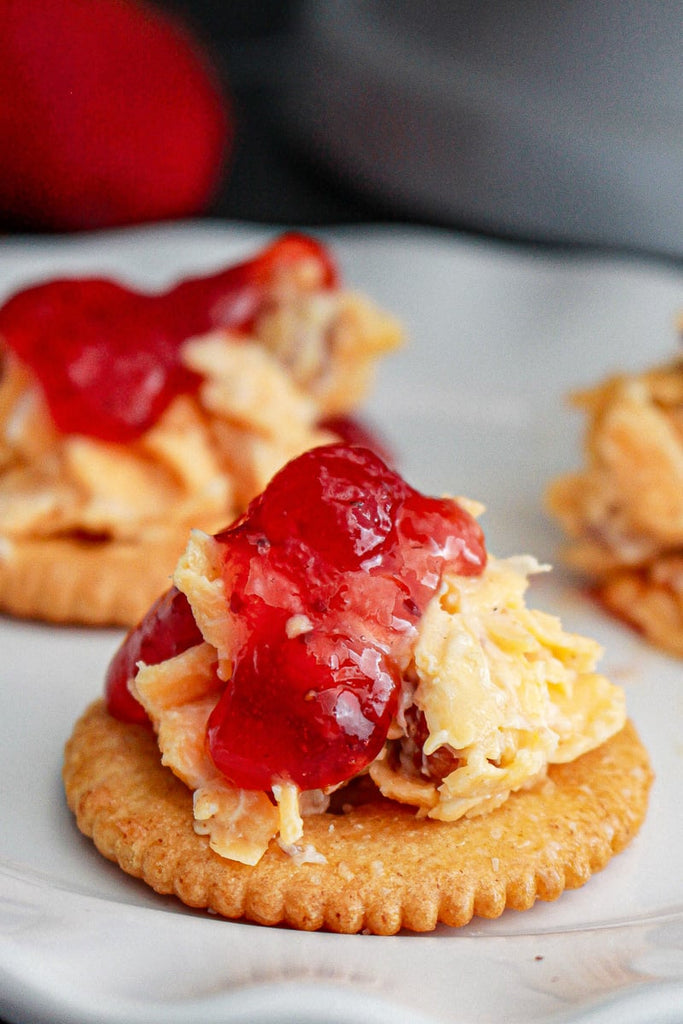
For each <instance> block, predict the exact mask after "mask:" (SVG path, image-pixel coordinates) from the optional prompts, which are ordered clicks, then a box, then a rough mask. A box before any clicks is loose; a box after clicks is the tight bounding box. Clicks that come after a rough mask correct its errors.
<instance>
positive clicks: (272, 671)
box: [109, 444, 486, 790]
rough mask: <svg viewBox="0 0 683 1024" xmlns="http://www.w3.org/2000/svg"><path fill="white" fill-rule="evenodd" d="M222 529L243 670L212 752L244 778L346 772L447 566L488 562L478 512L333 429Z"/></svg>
mask: <svg viewBox="0 0 683 1024" xmlns="http://www.w3.org/2000/svg"><path fill="white" fill-rule="evenodd" d="M216 541H217V543H218V546H219V552H220V557H221V558H222V572H223V578H224V582H225V591H226V594H227V595H228V602H227V606H226V611H225V614H226V617H227V619H228V620H229V627H230V628H229V629H228V630H226V635H229V636H231V637H232V638H233V649H232V650H231V651H230V652H228V653H229V656H230V660H231V661H232V664H233V672H232V676H231V678H230V680H229V681H228V682H227V684H226V687H225V689H224V691H223V693H222V695H221V697H220V698H219V700H218V703H217V705H216V707H215V709H214V711H213V713H212V715H211V717H210V720H209V725H208V731H207V738H208V749H209V751H210V753H211V756H212V757H213V760H214V762H215V764H216V766H217V767H218V768H219V770H220V771H221V772H223V774H224V775H225V776H226V777H227V778H228V780H229V781H230V782H232V783H233V784H234V785H236V786H240V787H242V788H247V789H264V790H269V789H270V788H271V787H272V786H273V785H274V784H275V783H276V782H279V781H285V780H288V781H292V782H294V783H296V784H297V785H298V786H300V787H301V788H305V789H314V788H326V787H329V786H334V785H337V784H339V783H341V782H344V781H346V780H348V779H349V778H351V777H352V776H353V775H354V774H356V773H357V772H358V771H360V770H361V769H362V768H364V767H365V766H366V765H368V764H369V763H370V761H372V760H373V759H374V758H375V757H376V756H377V754H378V752H379V751H380V749H381V747H382V745H383V744H384V742H385V740H386V737H387V731H388V728H389V725H390V723H391V720H392V718H393V716H394V715H395V713H396V711H397V707H398V698H399V691H400V685H401V678H402V674H403V672H404V671H405V670H406V668H407V667H408V664H409V661H410V655H411V650H412V645H413V642H414V639H415V636H416V628H417V623H418V621H419V619H420V617H421V615H422V613H423V611H424V608H425V606H426V604H427V602H428V601H429V600H430V599H431V597H432V596H433V595H434V594H435V593H436V591H437V590H438V588H439V585H440V583H441V579H442V576H443V573H444V572H445V571H446V570H450V571H453V572H456V573H460V574H463V575H478V574H479V573H481V572H482V570H483V568H484V565H485V562H486V552H485V548H484V541H483V535H482V532H481V530H480V528H479V526H478V525H477V523H476V522H475V520H474V519H473V518H472V517H471V516H470V515H469V514H468V513H467V512H466V511H465V510H464V509H462V508H461V507H460V506H459V505H458V504H457V503H456V502H455V501H453V500H451V499H446V498H430V497H425V496H424V495H421V494H419V493H418V492H417V491H416V490H414V489H413V488H412V487H410V486H409V485H408V484H407V483H406V482H405V481H404V480H403V479H402V478H401V477H400V476H399V475H398V474H397V473H395V472H394V471H393V470H391V469H389V468H388V467H387V466H386V465H385V464H384V463H383V462H382V461H381V459H380V458H379V457H378V456H377V455H375V454H374V453H372V452H371V451H369V450H368V449H365V448H362V447H358V446H349V445H344V444H333V445H327V446H325V447H322V448H316V449H313V450H311V451H309V452H306V453H305V454H304V455H302V456H300V457H299V458H298V459H294V460H293V461H292V462H290V463H288V465H287V466H285V467H284V468H283V469H282V470H281V471H280V472H279V473H278V474H276V476H275V477H274V478H273V480H272V481H271V483H270V484H269V486H268V487H267V488H266V490H265V491H264V492H263V494H261V495H260V496H259V497H258V498H256V499H255V500H254V501H253V502H252V503H251V505H250V506H249V508H248V509H247V511H246V512H245V513H244V515H243V516H242V517H241V518H240V519H238V520H237V521H236V522H235V523H234V524H233V526H231V527H230V528H229V529H227V530H225V531H223V532H222V533H220V534H218V535H217V536H216ZM150 614H151V619H150V617H149V616H148V620H145V621H146V622H147V625H145V623H143V627H142V629H143V634H144V636H143V640H144V642H145V643H148V642H150V641H153V643H156V644H157V645H158V647H157V653H158V652H159V651H161V650H163V649H164V644H165V643H166V642H167V641H165V640H164V638H163V637H158V638H156V639H155V637H154V632H155V630H158V631H159V632H160V633H163V632H164V630H165V629H167V628H168V626H169V625H170V622H167V621H166V620H165V617H164V615H161V616H160V617H159V620H158V622H157V623H156V625H155V623H154V614H153V613H150ZM195 628H196V627H195ZM190 632H191V631H190ZM141 642H142V641H141V640H139V639H138V640H136V639H135V633H133V634H131V636H130V637H129V639H128V640H127V641H126V643H125V644H124V652H125V648H126V646H127V645H130V646H131V653H130V654H128V655H126V654H125V653H121V652H120V654H119V656H118V657H120V658H121V659H122V662H123V665H124V666H125V669H124V670H123V671H119V672H118V674H117V678H118V679H120V678H122V677H123V675H125V674H126V673H127V672H129V670H130V667H131V665H134V664H135V661H136V660H138V659H139V658H140V657H142V660H145V661H147V662H148V663H149V661H150V657H149V651H147V650H146V656H141V655H140V654H139V653H138V652H139V648H140V644H141ZM183 642H184V641H183ZM192 642H196V641H195V640H194V639H192V636H190V637H189V642H188V643H187V646H189V645H190V643H192ZM173 650H174V653H178V652H179V650H180V647H179V645H178V644H177V643H174V645H173ZM154 657H155V660H156V655H154ZM158 660H161V658H158ZM115 692H116V686H113V688H112V691H110V697H109V706H110V709H111V708H112V696H111V694H112V693H115ZM124 717H125V716H124Z"/></svg>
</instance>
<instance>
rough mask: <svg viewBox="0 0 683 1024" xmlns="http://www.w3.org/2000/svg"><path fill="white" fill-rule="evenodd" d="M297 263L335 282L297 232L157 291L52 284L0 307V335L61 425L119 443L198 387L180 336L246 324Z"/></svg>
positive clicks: (322, 257)
mask: <svg viewBox="0 0 683 1024" xmlns="http://www.w3.org/2000/svg"><path fill="white" fill-rule="evenodd" d="M303 262H306V264H307V266H309V265H310V267H311V268H312V280H313V282H314V284H315V286H316V287H319V288H332V287H334V286H335V284H336V282H337V274H336V270H335V267H334V265H333V263H332V260H331V257H330V255H329V254H328V253H327V251H326V250H325V249H324V248H323V247H322V246H321V245H320V244H319V243H318V242H316V241H314V240H313V239H311V238H308V237H306V236H304V235H298V234H294V233H292V234H287V235H283V236H282V237H281V238H280V239H278V240H276V241H275V242H274V243H273V244H272V245H270V246H269V247H268V248H267V249H265V250H264V251H263V252H261V253H260V254H258V255H257V256H256V257H255V258H254V259H251V260H248V261H247V262H244V263H240V264H238V265H236V266H233V267H229V268H228V269H226V270H223V271H220V272H219V273H217V274H212V275H209V276H206V277H201V278H193V279H188V280H187V281H183V282H181V283H180V284H178V285H176V286H175V287H173V288H171V289H170V290H168V291H166V292H164V293H162V294H157V295H147V294H142V293H140V292H136V291H132V290H131V289H129V288H125V287H123V286H122V285H119V284H116V283H114V282H113V281H108V280H100V279H83V280H58V281H51V282H48V283H47V284H39V285H36V286H34V287H32V288H28V289H26V290H25V291H22V292H19V293H18V294H17V295H15V296H14V297H13V298H11V299H10V300H9V301H8V302H7V303H6V304H5V305H4V306H3V307H2V309H0V336H2V337H3V339H4V341H5V343H6V344H7V345H8V346H9V348H11V349H12V350H13V351H14V352H15V353H16V354H17V356H19V358H20V359H21V360H22V361H23V362H24V363H26V364H28V366H30V367H31V369H32V370H33V372H34V373H35V375H36V377H37V378H38V380H39V381H40V384H41V386H42V389H43V392H44V394H45V398H46V401H47V404H48V407H49V409H50V413H51V415H52V418H53V420H54V422H55V425H56V426H57V428H58V429H59V430H60V431H62V432H63V433H66V434H85V435H87V436H89V437H95V438H98V439H100V440H104V441H112V442H121V443H126V442H130V441H133V440H135V438H137V437H139V436H140V435H141V434H142V433H143V432H144V431H146V430H148V429H149V428H150V427H151V426H152V425H153V424H154V423H156V421H157V420H158V418H159V417H160V416H161V414H162V412H163V411H164V409H166V407H167V406H168V405H169V403H170V402H171V401H172V399H173V398H174V397H175V396H176V395H178V394H182V393H186V392H191V391H193V390H194V389H195V388H196V387H197V386H198V383H199V380H198V378H197V377H196V375H195V374H193V373H191V372H190V371H188V370H186V369H185V368H184V366H183V365H182V363H181V361H180V347H181V345H182V344H183V342H185V341H186V340H187V339H188V338H190V337H192V336H194V335H198V334H203V333H205V332H206V331H208V330H210V329H212V328H217V327H227V328H231V329H232V330H236V331H238V332H239V331H247V330H249V328H250V327H251V325H252V324H253V322H254V319H255V317H256V316H257V315H258V313H259V311H260V310H261V309H262V308H263V306H264V304H265V303H266V302H267V301H268V299H269V296H270V294H271V293H272V290H273V288H274V287H276V285H277V283H278V281H279V280H280V279H281V278H282V276H283V275H286V274H287V273H289V272H290V271H291V269H292V268H293V267H294V266H295V265H296V264H301V263H303Z"/></svg>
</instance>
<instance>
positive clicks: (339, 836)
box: [63, 701, 652, 935]
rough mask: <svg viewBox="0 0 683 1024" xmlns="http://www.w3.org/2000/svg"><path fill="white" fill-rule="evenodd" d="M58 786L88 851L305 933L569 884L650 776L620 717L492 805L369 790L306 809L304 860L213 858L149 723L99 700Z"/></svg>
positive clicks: (624, 827) (635, 812) (498, 904)
mask: <svg viewBox="0 0 683 1024" xmlns="http://www.w3.org/2000/svg"><path fill="white" fill-rule="evenodd" d="M63 774H64V784H65V789H66V794H67V800H68V803H69V806H70V808H71V809H72V810H73V812H74V814H75V815H76V821H77V823H78V827H79V828H80V829H81V831H82V832H84V833H85V834H86V835H88V836H90V837H92V839H93V840H94V842H95V845H96V846H97V848H98V849H99V851H100V852H101V853H102V854H103V855H104V856H105V857H107V858H109V859H110V860H113V861H115V862H117V863H118V864H119V865H120V866H121V867H122V868H123V870H124V871H126V872H128V873H129V874H131V875H134V876H136V877H139V878H142V879H144V881H145V882H147V883H148V884H149V885H150V886H152V888H154V889H155V890H156V891H157V892H160V893H174V894H175V895H176V896H178V897H179V898H180V899H181V900H182V901H183V902H184V903H186V904H188V905H189V906H191V907H200V908H207V909H209V910H211V911H213V912H216V913H218V914H220V915H223V916H224V917H228V918H244V919H247V920H251V921H255V922H258V923H260V924H267V925H278V924H286V925H290V926H292V927H295V928H300V929H305V930H315V929H328V930H331V931H335V932H359V931H367V932H372V933H376V934H380V935H391V934H394V933H395V932H397V931H399V930H400V929H401V928H406V929H410V930H413V931H429V930H431V929H433V928H435V927H436V925H437V924H438V923H439V922H441V923H444V924H447V925H454V926H460V925H465V924H467V923H468V922H469V921H470V920H471V919H472V917H474V916H479V917H498V916H499V915H500V914H501V913H502V912H503V910H505V908H506V907H507V908H513V909H516V910H524V909H528V908H529V907H531V906H532V905H533V903H534V902H535V901H536V900H537V899H541V900H553V899H556V898H557V897H558V896H559V895H560V894H561V893H562V892H563V891H564V890H565V889H571V888H576V887H578V886H580V885H583V884H584V882H586V881H587V880H588V879H589V878H590V876H591V875H592V874H593V873H594V872H596V871H599V870H600V869H601V868H603V867H604V866H605V865H606V864H607V862H608V861H609V860H610V858H611V857H612V856H613V855H614V854H615V853H618V852H619V851H620V850H622V849H623V848H624V847H625V846H626V845H627V844H628V843H629V842H630V840H631V839H632V838H633V837H634V835H635V834H636V832H637V831H638V829H639V827H640V825H641V823H642V821H643V818H644V816H645V812H646V807H647V800H648V792H649V788H650V784H651V781H652V772H651V769H650V765H649V761H648V757H647V753H646V751H645V750H644V748H643V746H642V745H641V743H640V740H639V739H638V736H637V734H636V731H635V729H634V727H633V725H632V724H630V723H628V724H627V725H626V726H625V727H624V729H623V730H622V731H621V732H620V733H618V734H617V735H616V736H614V737H613V738H612V739H610V740H609V741H607V742H606V743H604V744H603V745H602V746H601V747H599V748H597V749H596V750H593V751H591V752H590V753H588V754H585V755H584V756H583V757H581V758H579V759H577V760H576V761H574V762H571V763H569V764H564V765H554V766H552V767H551V768H550V769H549V777H548V779H547V780H545V781H544V782H543V783H541V784H539V785H537V786H536V787H535V788H534V789H530V790H526V791H523V792H519V793H515V794H513V795H512V796H510V798H509V799H508V800H507V801H506V803H505V804H504V805H503V806H502V807H500V808H498V809H497V810H495V811H493V812H491V813H489V814H487V815H481V816H480V817H474V818H469V819H461V820H459V821H455V822H439V821H431V820H426V819H424V818H422V819H421V818H418V817H417V816H416V815H415V812H414V811H413V810H411V809H410V808H407V807H404V806H401V805H399V804H396V803H393V802H391V801H388V800H383V799H382V798H381V797H380V796H379V795H377V793H376V792H373V794H372V797H371V798H370V800H369V802H365V803H363V802H360V803H359V804H357V805H355V806H351V807H347V808H346V811H345V813H339V814H333V813H330V812H327V813H324V814H316V815H312V816H310V817H307V818H306V819H305V829H304V838H303V841H302V843H301V847H302V848H303V849H304V850H305V849H309V848H310V849H315V850H316V851H317V853H318V854H319V855H321V856H319V857H317V858H314V859H313V860H311V861H310V862H308V863H304V862H302V861H301V859H300V857H297V856H294V857H292V856H290V855H289V854H288V853H286V852H284V851H283V850H282V849H281V848H280V847H279V846H278V844H277V842H276V841H272V842H271V845H270V847H269V848H268V850H267V852H266V854H265V855H264V857H263V858H262V859H261V861H260V862H259V863H258V864H257V865H256V866H254V867H250V866H247V865H244V864H238V863H235V862H233V861H228V860H225V859H223V858H221V857H219V856H218V855H217V854H216V853H214V852H213V851H212V850H211V849H210V848H209V845H208V839H207V838H206V837H205V836H200V835H197V834H196V833H195V832H194V830H193V827H192V794H191V792H190V790H189V789H187V788H186V787H185V786H184V785H183V783H181V782H180V781H179V780H178V779H177V778H176V777H175V776H174V775H173V774H172V773H171V772H170V771H169V770H168V769H166V768H164V767H162V766H161V764H160V761H159V751H158V748H157V746H156V742H155V738H154V735H153V733H152V732H151V730H149V729H146V728H145V727H142V726H131V725H127V724H124V723H121V722H118V721H116V720H115V719H113V718H111V717H110V716H109V715H108V713H107V711H106V709H105V707H104V704H103V702H102V701H98V702H96V703H95V704H93V705H92V706H91V707H90V708H89V709H88V710H87V711H86V712H85V713H84V715H83V716H82V718H81V719H80V721H79V722H78V723H77V724H76V727H75V729H74V732H73V735H72V737H71V739H70V740H69V741H68V743H67V746H66V752H65V762H64V773H63Z"/></svg>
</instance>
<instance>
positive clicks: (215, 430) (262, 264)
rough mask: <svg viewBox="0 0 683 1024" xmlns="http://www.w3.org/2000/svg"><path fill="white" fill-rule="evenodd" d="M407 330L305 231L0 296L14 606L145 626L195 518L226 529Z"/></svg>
mask: <svg viewBox="0 0 683 1024" xmlns="http://www.w3.org/2000/svg"><path fill="white" fill-rule="evenodd" d="M400 336H401V332H400V330H399V327H398V325H397V324H396V322H395V321H394V320H393V319H392V318H391V317H389V316H387V315H386V314H384V313H383V312H381V311H380V310H378V309H377V308H375V306H374V305H373V304H372V303H370V302H369V301H368V300H366V299H365V298H363V297H361V296H359V295H356V294H353V293H351V292H349V291H347V290H346V289H344V288H343V287H342V285H341V282H340V280H339V275H338V272H337V270H336V267H335V264H334V262H333V259H332V257H331V255H330V253H329V252H328V251H327V250H326V249H325V248H324V247H323V246H322V245H321V244H320V243H319V242H317V241H314V240H313V239H311V238H308V237H306V236H303V235H298V234H287V235H284V236H282V237H281V238H279V239H277V240H276V241H275V242H274V243H272V244H271V245H269V246H268V247H267V248H265V249H264V250H263V251H262V252H260V253H258V254H257V255H256V256H254V257H253V258H252V259H249V260H247V261H246V262H243V263H240V264H238V265H236V266H231V267H229V268H227V269H225V270H221V271H220V272H217V273H215V274H212V275H210V276H207V277H203V278H193V279H188V280H185V281H182V282H180V283H179V284H177V285H175V286H174V287H172V288H171V289H169V290H168V291H166V292H164V293H163V294H154V295H149V294H142V293H140V292H137V291H132V290H131V289H130V288H127V287H124V286H123V285H121V284H118V283H115V282H113V281H110V280H102V279H83V280H70V279H67V280H54V281H50V282H47V283H44V284H38V285H35V286H33V287H30V288H27V289H26V290H24V291H22V292H19V293H18V294H16V295H14V296H13V297H12V298H10V299H9V301H7V302H6V303H5V305H4V306H3V307H2V308H0V373H1V376H0V610H2V611H5V612H9V613H12V614H15V615H20V616H27V617H34V618H40V619H46V620H50V621H54V622H82V623H92V624H122V625H127V626H130V625H133V624H134V623H135V622H136V621H137V620H138V619H139V618H140V617H141V616H142V615H143V614H144V612H145V611H146V609H147V608H148V607H149V605H150V603H151V602H152V601H153V600H154V599H155V598H156V597H158V596H159V595H160V594H161V593H162V592H163V591H164V590H165V589H166V588H167V587H168V583H169V579H170V576H171V574H172V572H173V567H174V565H175V563H176V561H177V559H178V557H179V555H180V554H181V552H182V550H183V548H184V546H185V543H186V540H187V534H188V531H189V529H190V528H193V527H197V528H200V529H203V530H206V531H209V532H215V531H216V530H219V529H220V528H222V527H223V526H225V524H226V523H228V522H230V521H231V520H232V519H233V518H234V517H235V515H237V514H239V513H240V512H241V511H242V510H243V509H244V508H245V507H246V505H247V504H248V502H249V501H250V500H251V498H253V497H254V495H256V494H258V493H259V492H260V491H261V490H262V488H263V487H264V486H265V484H266V483H267V481H268V480H269V479H270V477H271V476H272V475H273V473H274V472H275V471H276V470H277V469H279V468H280V467H281V466H282V465H284V464H285V463H286V462H287V461H288V460H289V459H290V458H292V457H293V456H295V455H298V454H300V453H301V452H303V451H305V450H306V449H307V448H310V447H311V446H313V445H317V444H321V443H323V442H325V441H329V440H333V439H334V438H335V437H338V432H339V430H343V427H344V421H343V417H345V416H346V415H347V414H348V413H349V412H350V411H351V410H353V409H354V408H355V407H356V406H357V404H358V403H359V401H360V400H361V398H362V397H363V395H364V394H365V391H366V388H367V387H368V385H369V382H370V379H371V376H372V372H373V369H374V366H375V363H376V361H377V359H378V358H379V356H380V355H381V354H383V353H385V352H388V351H390V350H391V349H392V348H394V347H395V346H396V345H397V344H398V342H399V340H400ZM340 417H342V419H341V421H340ZM326 421H327V422H328V423H329V426H326ZM340 422H341V426H340Z"/></svg>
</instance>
